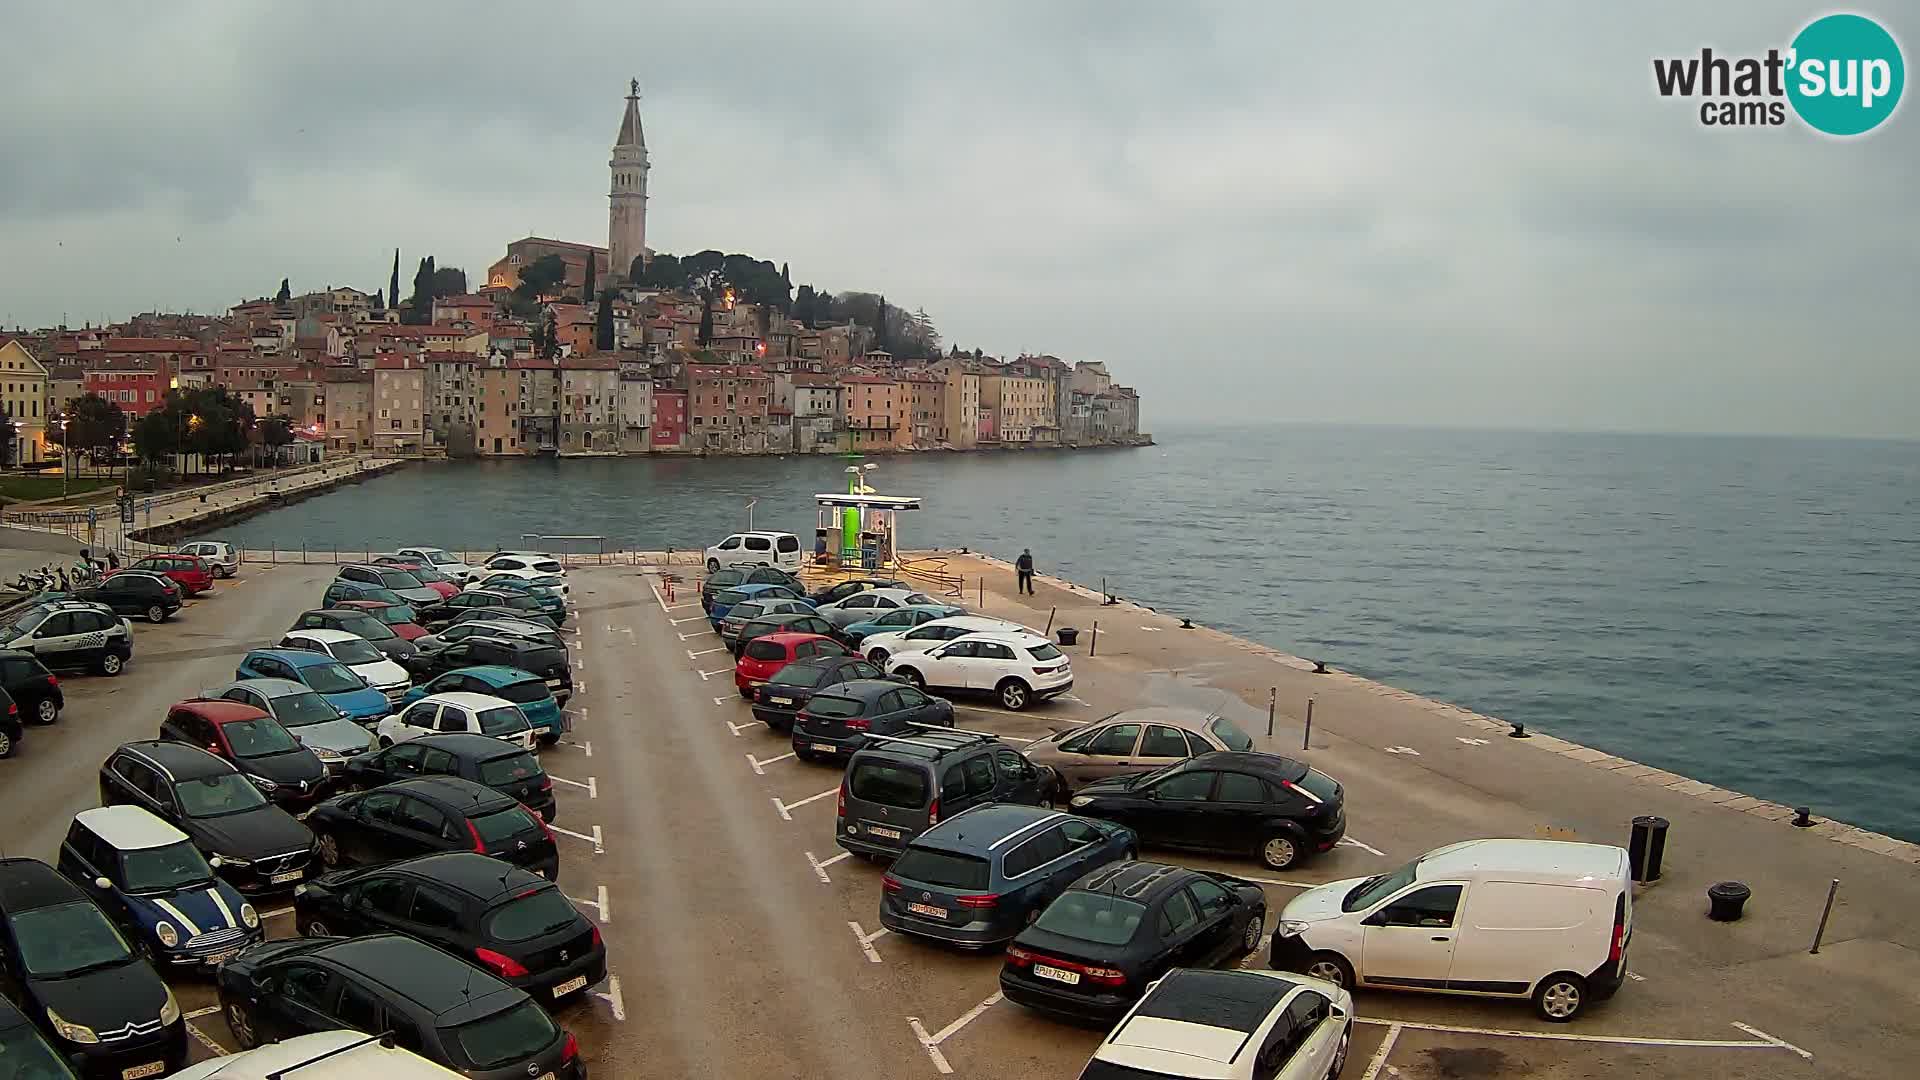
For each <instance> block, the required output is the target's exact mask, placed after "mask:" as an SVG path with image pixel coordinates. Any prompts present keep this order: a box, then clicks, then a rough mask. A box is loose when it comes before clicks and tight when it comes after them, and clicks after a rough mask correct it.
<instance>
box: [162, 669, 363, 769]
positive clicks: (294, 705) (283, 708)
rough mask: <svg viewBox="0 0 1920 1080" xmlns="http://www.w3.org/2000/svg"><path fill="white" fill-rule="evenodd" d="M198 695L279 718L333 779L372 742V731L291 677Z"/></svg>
mask: <svg viewBox="0 0 1920 1080" xmlns="http://www.w3.org/2000/svg"><path fill="white" fill-rule="evenodd" d="M200 696H201V697H202V698H209V699H211V698H217V699H220V700H222V701H236V702H239V703H240V704H242V705H251V706H253V707H254V708H256V709H259V710H261V711H262V712H265V713H266V714H267V715H268V716H271V717H273V718H274V719H275V720H278V721H280V726H281V727H284V728H286V729H287V730H288V731H289V732H291V733H292V734H293V735H294V737H295V738H297V739H299V740H300V745H302V746H304V747H306V748H307V749H309V750H311V751H313V753H314V756H316V757H318V758H319V759H320V764H322V765H325V766H326V767H327V775H328V776H330V777H333V778H336V779H337V778H338V777H339V776H340V774H341V772H342V771H344V770H345V768H346V764H347V759H348V758H350V757H352V756H354V755H355V754H361V753H365V752H366V751H367V750H370V749H372V747H373V745H374V742H373V733H372V732H369V731H368V730H367V729H366V728H365V727H363V726H361V725H360V724H356V723H354V722H353V721H352V720H351V719H349V718H348V717H347V714H346V713H343V712H341V711H340V710H339V709H338V708H336V707H335V706H334V704H333V702H331V701H328V700H327V699H326V698H325V697H323V696H321V694H320V693H319V692H318V691H315V690H314V689H313V688H312V687H309V686H307V685H306V684H305V683H298V682H294V681H293V680H292V679H242V680H240V681H239V682H230V683H227V684H226V685H225V686H217V687H214V688H213V689H211V690H204V691H202V692H201V694H200Z"/></svg>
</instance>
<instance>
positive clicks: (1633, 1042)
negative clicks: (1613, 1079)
mask: <svg viewBox="0 0 1920 1080" xmlns="http://www.w3.org/2000/svg"><path fill="white" fill-rule="evenodd" d="M1353 1022H1354V1023H1356V1024H1374V1025H1376V1026H1378V1025H1384V1026H1386V1027H1387V1028H1388V1029H1389V1030H1391V1029H1394V1028H1406V1029H1408V1030H1409V1031H1442V1032H1448V1033H1450V1034H1456V1035H1494V1036H1498V1037H1500V1038H1503V1039H1542V1040H1545V1041H1548V1042H1590V1043H1608V1044H1611V1045H1617V1046H1696V1047H1704V1048H1707V1049H1723V1050H1790V1051H1792V1052H1793V1053H1795V1054H1798V1055H1800V1056H1801V1057H1803V1058H1805V1059H1806V1060H1808V1061H1812V1060H1813V1055H1812V1054H1810V1053H1808V1052H1807V1051H1805V1050H1802V1049H1800V1048H1799V1047H1797V1046H1795V1045H1793V1044H1792V1043H1790V1042H1786V1041H1784V1040H1781V1039H1776V1038H1774V1037H1773V1036H1771V1035H1768V1034H1767V1033H1766V1032H1764V1031H1761V1030H1760V1029H1758V1028H1755V1027H1751V1026H1749V1025H1747V1024H1742V1023H1740V1022H1739V1021H1737V1020H1736V1021H1734V1024H1733V1026H1734V1027H1737V1028H1739V1029H1740V1030H1741V1031H1745V1032H1747V1033H1749V1034H1751V1035H1754V1036H1756V1039H1660V1038H1652V1037H1647V1036H1640V1035H1582V1034H1578V1033H1575V1032H1571V1031H1515V1030H1511V1029H1506V1028H1483V1027H1467V1026H1465V1025H1461V1024H1421V1023H1416V1022H1414V1021H1412V1020H1378V1019H1375V1018H1373V1017H1371V1016H1356V1017H1354V1018H1353Z"/></svg>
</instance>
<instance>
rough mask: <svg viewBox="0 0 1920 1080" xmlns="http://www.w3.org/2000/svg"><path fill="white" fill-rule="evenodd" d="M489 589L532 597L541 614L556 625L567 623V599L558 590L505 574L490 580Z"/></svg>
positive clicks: (497, 575) (488, 582)
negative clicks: (537, 604)
mask: <svg viewBox="0 0 1920 1080" xmlns="http://www.w3.org/2000/svg"><path fill="white" fill-rule="evenodd" d="M487 589H488V590H489V591H491V592H508V593H520V594H521V595H523V596H531V597H533V598H534V600H535V601H537V602H538V603H539V605H540V614H542V615H545V616H546V617H547V618H549V619H552V620H553V621H554V622H555V623H564V622H566V621H567V598H566V597H564V596H561V595H560V593H559V591H558V590H556V589H551V588H548V587H547V586H545V585H542V584H540V583H538V582H535V581H528V580H526V579H524V578H515V577H507V576H506V575H504V574H496V575H494V576H493V577H490V578H488V579H487Z"/></svg>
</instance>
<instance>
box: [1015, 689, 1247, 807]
mask: <svg viewBox="0 0 1920 1080" xmlns="http://www.w3.org/2000/svg"><path fill="white" fill-rule="evenodd" d="M1252 749H1253V738H1252V737H1251V736H1249V735H1248V734H1247V733H1246V732H1244V731H1242V730H1240V728H1239V726H1238V725H1236V724H1235V723H1234V722H1233V721H1231V720H1229V719H1227V718H1226V717H1224V716H1221V715H1220V714H1219V713H1206V712H1201V711H1200V710H1198V709H1178V708H1169V707H1165V706H1159V705H1149V706H1145V707H1142V708H1138V709H1122V710H1120V711H1119V712H1116V713H1109V714H1108V715H1107V716H1106V717H1105V718H1104V719H1102V720H1100V721H1098V722H1097V723H1092V724H1088V725H1086V726H1085V727H1079V728H1068V729H1066V730H1064V731H1056V732H1054V733H1053V734H1051V735H1047V736H1045V737H1043V738H1039V739H1035V740H1034V741H1033V742H1031V743H1028V744H1027V757H1029V758H1031V759H1032V760H1034V761H1037V762H1039V763H1040V764H1042V765H1045V766H1046V767H1048V768H1050V769H1052V770H1053V771H1054V772H1056V773H1059V774H1060V777H1061V779H1063V780H1065V781H1066V782H1067V786H1068V787H1070V788H1078V787H1081V786H1083V785H1085V784H1090V783H1092V782H1093V781H1095V780H1107V779H1111V778H1113V777H1116V776H1132V775H1135V774H1138V773H1144V772H1153V771H1154V770H1156V769H1164V768H1166V767H1167V766H1169V765H1177V764H1179V763H1180V762H1182V761H1185V760H1187V759H1188V758H1190V757H1195V756H1197V755H1200V754H1211V753H1213V752H1214V751H1215V750H1242V751H1245V750H1252Z"/></svg>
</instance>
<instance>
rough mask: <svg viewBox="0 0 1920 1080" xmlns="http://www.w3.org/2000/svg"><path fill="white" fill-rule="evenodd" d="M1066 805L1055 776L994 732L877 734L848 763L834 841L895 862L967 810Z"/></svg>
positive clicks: (842, 845) (869, 856)
mask: <svg viewBox="0 0 1920 1080" xmlns="http://www.w3.org/2000/svg"><path fill="white" fill-rule="evenodd" d="M1064 798H1065V796H1064V794H1063V793H1062V788H1061V786H1060V781H1059V778H1058V777H1056V776H1054V774H1053V772H1052V771H1051V770H1049V769H1046V768H1044V767H1042V766H1038V765H1035V764H1033V763H1032V762H1030V761H1028V760H1027V759H1026V758H1025V757H1024V756H1022V755H1021V753H1020V752H1019V751H1018V750H1015V749H1013V748H1012V747H1011V746H1008V745H1007V744H1006V743H1003V742H1001V741H1000V740H999V739H998V738H997V737H996V736H994V735H992V734H991V733H989V732H983V731H967V730H965V729H953V728H947V729H930V728H922V729H919V730H917V731H916V732H915V733H913V734H911V735H899V736H893V735H876V736H871V737H869V740H868V742H867V745H866V746H865V747H864V748H862V749H861V750H859V751H857V752H856V753H855V754H854V755H853V758H852V760H850V761H848V762H847V771H846V775H845V776H844V777H843V778H842V779H841V781H840V801H839V811H838V814H837V819H836V821H835V823H834V830H833V834H834V841H835V842H836V843H838V844H839V845H840V846H841V847H842V848H844V849H846V850H847V851H850V852H852V853H854V854H855V855H859V856H862V857H864V858H873V859H890V858H893V857H894V856H896V855H898V854H900V852H901V851H902V850H904V849H905V848H906V846H907V845H908V844H910V843H912V842H913V840H914V838H915V837H917V836H919V835H920V834H921V833H923V832H926V831H927V830H928V829H930V828H932V827H933V826H935V825H937V824H939V823H940V822H942V821H944V820H946V819H947V818H950V817H952V816H954V815H955V814H958V813H960V812H961V811H963V810H969V809H972V808H973V807H975V806H980V805H982V804H984V803H990V802H1008V803H1027V804H1029V805H1037V806H1053V805H1057V804H1058V802H1059V801H1061V800H1063V799H1064Z"/></svg>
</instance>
